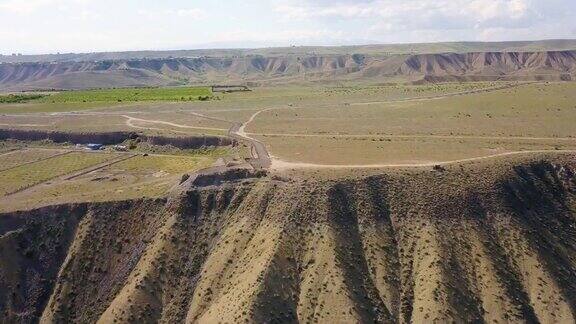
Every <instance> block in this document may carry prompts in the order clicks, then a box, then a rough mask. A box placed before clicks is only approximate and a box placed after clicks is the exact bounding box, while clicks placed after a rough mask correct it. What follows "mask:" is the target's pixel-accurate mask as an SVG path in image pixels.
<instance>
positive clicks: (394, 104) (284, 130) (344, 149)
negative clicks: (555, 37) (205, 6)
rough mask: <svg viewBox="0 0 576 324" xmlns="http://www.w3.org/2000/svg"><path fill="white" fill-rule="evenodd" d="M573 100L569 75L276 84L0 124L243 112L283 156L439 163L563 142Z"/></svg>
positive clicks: (195, 131)
mask: <svg viewBox="0 0 576 324" xmlns="http://www.w3.org/2000/svg"><path fill="white" fill-rule="evenodd" d="M575 102H576V83H574V82H550V83H545V82H542V83H510V82H476V83H447V84H434V85H397V84H382V85H353V84H352V85H342V86H326V85H312V86H309V87H303V86H282V87H258V88H255V89H253V91H250V92H238V93H228V94H218V99H215V100H211V101H207V102H200V101H192V102H181V101H180V102H132V103H125V104H122V105H116V104H111V105H110V106H102V107H98V108H94V109H91V110H89V111H79V112H77V113H61V114H45V113H44V114H43V113H30V114H25V115H18V114H6V115H0V125H3V127H7V126H6V125H9V127H11V128H20V129H42V130H62V131H73V132H77V131H89V132H104V131H136V132H141V133H145V134H149V135H169V136H192V135H203V134H204V135H226V133H227V130H228V129H229V127H230V126H231V122H246V121H248V120H252V122H250V124H249V125H248V126H247V127H246V132H248V133H251V134H253V136H256V137H258V138H259V139H261V140H262V141H263V142H264V143H265V144H267V146H268V148H269V150H270V152H271V154H272V155H274V156H275V157H277V158H279V159H282V160H286V161H295V162H307V163H311V162H314V163H322V164H334V163H337V164H346V162H347V161H348V162H350V163H353V164H357V163H365V164H381V163H386V162H387V161H389V162H391V163H394V162H397V161H426V162H429V161H439V162H441V161H445V160H447V159H454V158H456V159H460V158H464V157H466V156H482V155H489V154H490V153H492V152H505V151H510V150H525V149H540V148H543V149H548V148H549V149H552V150H554V149H556V148H559V149H569V148H572V147H574V142H575V141H574V140H573V139H576V134H575V132H574V127H573V121H574V120H576V104H575ZM255 114H257V115H255ZM303 148H305V149H303ZM303 151H305V152H303ZM310 152H313V153H310Z"/></svg>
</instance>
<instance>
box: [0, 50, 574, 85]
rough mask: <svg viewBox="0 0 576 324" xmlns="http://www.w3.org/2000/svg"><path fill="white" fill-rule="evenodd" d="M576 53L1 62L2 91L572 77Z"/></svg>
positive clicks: (348, 55)
mask: <svg viewBox="0 0 576 324" xmlns="http://www.w3.org/2000/svg"><path fill="white" fill-rule="evenodd" d="M575 73H576V51H571V50H566V51H542V52H471V53H444V54H438V53H437V54H413V55H408V54H397V55H388V54H380V55H377V54H374V55H366V54H326V55H315V54H302V55H283V56H274V55H269V56H267V55H252V56H250V55H249V56H239V57H197V58H158V59H141V60H108V61H80V62H35V63H7V64H0V89H11V90H20V89H26V90H27V89H53V88H55V89H82V88H100V87H129V86H132V87H134V86H170V85H172V86H173V85H181V84H190V83H192V84H201V83H217V82H226V83H240V82H247V81H251V82H255V83H264V84H270V83H297V82H310V81H311V82H321V81H334V80H340V81H345V80H352V81H366V80H371V81H379V82H384V81H394V82H396V81H404V82H446V81H490V80H509V81H526V80H555V81H558V80H564V81H566V80H572V79H573V78H574V75H575Z"/></svg>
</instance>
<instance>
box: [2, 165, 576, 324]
mask: <svg viewBox="0 0 576 324" xmlns="http://www.w3.org/2000/svg"><path fill="white" fill-rule="evenodd" d="M575 170H576V165H574V162H573V161H570V160H568V159H558V160H555V161H554V162H547V161H538V160H534V161H527V162H522V163H516V164H508V163H504V162H499V163H495V164H494V165H488V166H465V167H459V166H458V167H450V168H449V169H448V170H440V169H439V170H437V171H434V172H432V171H429V170H426V171H410V172H408V171H406V172H386V173H383V174H378V175H361V176H356V177H344V178H342V179H340V178H338V179H326V180H319V178H320V177H305V176H301V177H298V176H270V177H267V178H262V179H252V180H245V181H237V182H233V183H226V184H221V185H219V186H207V187H202V188H188V189H187V190H184V191H183V193H181V194H180V195H177V196H174V197H171V198H170V199H167V200H164V199H160V200H142V201H131V202H123V203H109V204H89V205H83V204H81V205H70V206H59V207H50V208H45V209H40V210H35V211H30V212H19V213H11V214H4V215H0V292H1V294H2V296H0V322H19V323H29V322H36V321H37V320H40V322H78V323H91V322H100V323H111V322H118V323H126V322H162V323H174V322H180V321H187V322H201V323H214V322H229V323H238V322H244V321H247V322H256V323H260V322H264V321H266V322H324V323H334V322H400V323H408V322H415V323H422V322H430V321H438V322H449V321H456V322H500V323H502V322H521V321H527V322H543V323H552V322H558V323H570V322H574V319H575V314H576V200H575V198H576V177H575Z"/></svg>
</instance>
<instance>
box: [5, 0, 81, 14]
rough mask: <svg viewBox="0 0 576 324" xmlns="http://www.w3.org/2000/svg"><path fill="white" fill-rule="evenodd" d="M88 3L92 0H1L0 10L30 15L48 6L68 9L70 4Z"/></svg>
mask: <svg viewBox="0 0 576 324" xmlns="http://www.w3.org/2000/svg"><path fill="white" fill-rule="evenodd" d="M88 3H90V0H0V10H6V11H9V12H11V13H15V14H22V15H28V14H31V13H33V12H35V11H38V10H41V9H44V8H48V7H52V8H59V9H67V8H68V6H69V5H83V4H88Z"/></svg>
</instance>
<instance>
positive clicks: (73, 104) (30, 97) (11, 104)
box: [0, 87, 212, 114]
mask: <svg viewBox="0 0 576 324" xmlns="http://www.w3.org/2000/svg"><path fill="white" fill-rule="evenodd" d="M210 97H212V91H211V90H210V89H209V88H206V87H175V88H128V89H126V88H120V89H95V90H82V91H54V92H38V93H34V92H32V93H16V94H6V95H0V114H2V113H5V114H15V113H42V112H44V113H51V112H70V111H83V110H91V109H95V108H102V107H109V106H121V105H126V104H129V103H134V102H159V101H167V102H175V101H198V100H209V99H210Z"/></svg>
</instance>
